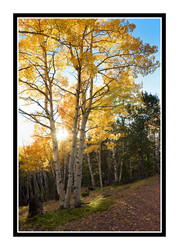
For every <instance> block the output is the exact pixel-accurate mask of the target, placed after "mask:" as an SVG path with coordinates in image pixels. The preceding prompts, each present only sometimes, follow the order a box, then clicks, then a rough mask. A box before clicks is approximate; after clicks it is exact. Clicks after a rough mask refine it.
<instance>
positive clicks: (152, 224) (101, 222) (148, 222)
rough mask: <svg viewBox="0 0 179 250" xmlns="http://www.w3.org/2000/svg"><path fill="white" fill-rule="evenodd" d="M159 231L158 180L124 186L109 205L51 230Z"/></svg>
mask: <svg viewBox="0 0 179 250" xmlns="http://www.w3.org/2000/svg"><path fill="white" fill-rule="evenodd" d="M60 230H65V231H160V182H159V179H158V178H156V179H153V180H152V181H151V182H150V183H149V184H144V185H141V186H138V187H135V188H133V189H126V190H125V191H123V192H122V197H120V198H117V199H116V200H115V202H114V204H113V205H111V207H110V209H109V210H108V211H105V212H100V213H96V214H92V215H90V216H89V217H87V218H81V219H79V220H77V221H72V222H70V223H68V224H66V225H64V226H63V229H62V228H61V227H58V228H56V229H55V230H54V231H60Z"/></svg>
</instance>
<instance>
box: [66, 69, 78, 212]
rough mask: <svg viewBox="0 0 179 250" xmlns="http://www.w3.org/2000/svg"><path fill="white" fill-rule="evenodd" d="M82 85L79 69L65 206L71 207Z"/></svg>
mask: <svg viewBox="0 0 179 250" xmlns="http://www.w3.org/2000/svg"><path fill="white" fill-rule="evenodd" d="M80 86H81V70H80V69H79V70H78V85H77V89H76V104H75V116H74V120H73V131H72V132H73V139H72V146H71V153H70V159H69V166H68V183H67V191H66V196H65V206H64V207H65V208H69V207H70V200H71V192H72V184H73V169H74V164H75V152H76V147H77V133H78V131H77V123H78V114H79V97H80Z"/></svg>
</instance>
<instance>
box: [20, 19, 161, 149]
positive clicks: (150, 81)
mask: <svg viewBox="0 0 179 250" xmlns="http://www.w3.org/2000/svg"><path fill="white" fill-rule="evenodd" d="M127 19H128V21H129V22H130V23H134V24H135V25H136V28H135V29H134V31H133V35H134V36H135V37H140V39H141V40H143V42H144V43H149V44H150V45H156V46H157V47H158V50H159V51H158V53H156V54H155V57H156V59H157V60H159V61H160V49H161V44H160V43H161V41H160V29H161V27H160V22H161V20H160V19H159V18H158V19H156V18H135V19H129V18H127ZM160 72H161V69H160V68H158V69H157V70H156V71H155V72H154V73H153V74H150V75H148V76H145V77H142V76H139V77H138V78H137V79H136V82H137V83H141V82H143V90H144V91H147V92H148V93H152V94H156V95H157V96H158V97H159V98H160V91H161V83H160V82H161V73H160ZM18 123H19V126H18V141H19V145H23V143H24V144H26V143H27V142H30V141H31V139H30V134H32V132H33V125H34V124H33V123H32V122H31V123H30V122H27V121H26V122H24V118H22V117H21V116H19V122H18Z"/></svg>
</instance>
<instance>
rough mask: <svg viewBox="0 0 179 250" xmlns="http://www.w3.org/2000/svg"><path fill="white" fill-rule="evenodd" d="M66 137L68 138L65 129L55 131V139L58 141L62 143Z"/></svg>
mask: <svg viewBox="0 0 179 250" xmlns="http://www.w3.org/2000/svg"><path fill="white" fill-rule="evenodd" d="M67 137H68V131H67V130H66V129H64V128H59V129H58V130H57V138H58V140H60V141H64V140H66V139H67Z"/></svg>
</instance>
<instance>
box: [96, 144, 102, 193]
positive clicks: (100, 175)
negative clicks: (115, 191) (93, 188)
mask: <svg viewBox="0 0 179 250" xmlns="http://www.w3.org/2000/svg"><path fill="white" fill-rule="evenodd" d="M97 160H98V169H99V181H100V187H101V189H103V178H102V171H101V143H100V144H99V153H98V155H97Z"/></svg>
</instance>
